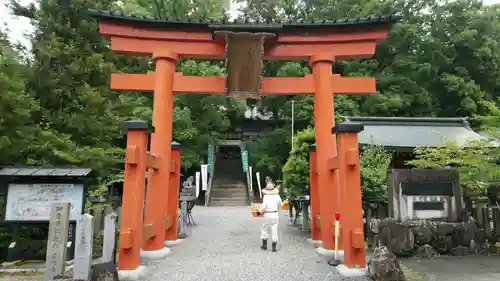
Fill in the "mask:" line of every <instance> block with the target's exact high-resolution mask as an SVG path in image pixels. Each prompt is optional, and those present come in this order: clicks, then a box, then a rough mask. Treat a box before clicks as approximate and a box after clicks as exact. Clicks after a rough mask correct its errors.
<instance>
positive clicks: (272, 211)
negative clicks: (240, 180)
mask: <svg viewBox="0 0 500 281" xmlns="http://www.w3.org/2000/svg"><path fill="white" fill-rule="evenodd" d="M262 193H263V194H264V198H263V200H262V205H261V206H260V209H259V213H261V214H263V215H264V217H263V220H264V222H263V223H262V227H261V231H260V238H261V239H262V246H261V249H262V250H264V251H265V250H267V240H268V239H269V236H271V242H272V251H273V252H276V245H277V244H278V225H279V220H280V218H279V210H280V207H281V204H282V201H281V197H280V195H279V190H278V189H277V188H276V187H275V185H274V184H273V183H272V182H271V181H269V182H267V184H266V187H265V188H264V189H263V190H262Z"/></svg>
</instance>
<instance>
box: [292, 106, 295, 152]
mask: <svg viewBox="0 0 500 281" xmlns="http://www.w3.org/2000/svg"><path fill="white" fill-rule="evenodd" d="M294 127H295V101H294V100H292V150H293V138H294Z"/></svg>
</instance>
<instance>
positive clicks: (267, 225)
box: [260, 212, 280, 242]
mask: <svg viewBox="0 0 500 281" xmlns="http://www.w3.org/2000/svg"><path fill="white" fill-rule="evenodd" d="M262 219H263V220H264V221H263V222H262V227H261V229H260V239H265V240H268V239H269V236H271V241H272V242H278V225H279V221H280V217H279V214H278V213H277V212H276V213H265V214H264V217H263V218H262Z"/></svg>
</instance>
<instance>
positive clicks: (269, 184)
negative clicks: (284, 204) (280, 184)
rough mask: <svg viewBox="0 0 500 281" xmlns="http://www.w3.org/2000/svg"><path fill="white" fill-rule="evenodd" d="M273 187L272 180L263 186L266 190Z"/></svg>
mask: <svg viewBox="0 0 500 281" xmlns="http://www.w3.org/2000/svg"><path fill="white" fill-rule="evenodd" d="M275 188H276V186H275V185H274V184H273V183H272V182H268V183H267V184H266V187H265V189H267V190H274V189H275Z"/></svg>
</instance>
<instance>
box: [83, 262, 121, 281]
mask: <svg viewBox="0 0 500 281" xmlns="http://www.w3.org/2000/svg"><path fill="white" fill-rule="evenodd" d="M90 280H91V281H118V271H117V270H116V265H114V264H113V263H111V262H107V263H99V264H96V265H94V267H93V269H92V276H91V278H90Z"/></svg>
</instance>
